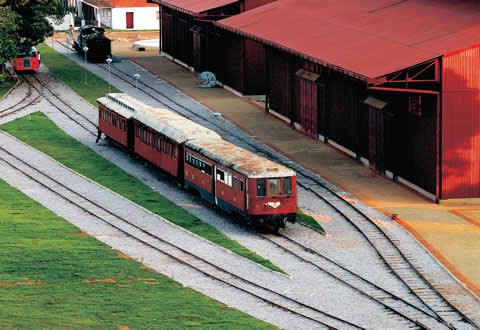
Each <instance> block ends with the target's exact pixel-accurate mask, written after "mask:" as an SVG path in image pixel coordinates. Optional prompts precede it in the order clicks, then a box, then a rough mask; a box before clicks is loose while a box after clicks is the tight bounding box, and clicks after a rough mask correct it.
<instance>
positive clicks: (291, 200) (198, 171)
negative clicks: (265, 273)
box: [97, 93, 297, 232]
mask: <svg viewBox="0 0 480 330" xmlns="http://www.w3.org/2000/svg"><path fill="white" fill-rule="evenodd" d="M97 102H98V103H99V119H98V134H99V135H98V138H97V141H98V139H99V138H100V136H101V134H102V133H103V134H105V135H106V136H107V138H108V139H109V140H112V141H114V142H115V143H117V144H119V145H121V146H122V147H124V148H126V149H127V150H129V152H131V153H133V154H135V155H137V156H139V157H141V158H142V159H144V160H146V161H148V162H150V163H151V164H153V165H155V166H156V167H158V168H160V169H161V170H163V171H165V172H167V173H169V174H170V175H172V176H174V177H175V178H177V180H178V181H180V182H182V183H183V185H184V186H185V187H186V188H188V189H190V190H193V191H196V192H197V193H198V194H199V195H200V196H201V197H202V198H203V199H204V200H206V201H208V202H210V203H212V204H215V205H216V206H217V207H219V208H220V209H222V210H224V211H225V212H227V213H229V214H232V215H236V216H239V217H241V218H242V219H244V220H245V221H246V222H247V223H251V224H253V225H256V226H259V227H267V228H269V229H270V230H272V231H274V232H277V231H278V230H279V229H280V228H284V227H285V224H286V221H291V222H294V221H295V217H296V210H297V188H296V176H295V171H293V170H291V169H289V168H287V167H284V166H282V165H279V164H276V163H274V162H272V161H270V160H268V159H265V158H263V157H260V156H258V155H256V154H254V153H252V152H249V151H247V150H245V149H243V148H240V147H238V146H236V145H233V144H231V143H230V142H227V141H225V140H223V139H222V138H221V136H220V135H218V134H217V133H216V132H214V131H212V130H210V129H208V128H206V127H203V126H201V125H199V124H197V123H195V122H193V121H191V120H189V119H187V118H184V117H182V116H181V115H179V114H177V113H175V112H172V111H170V110H167V109H163V108H153V107H149V106H147V105H145V104H143V103H142V102H140V101H138V100H136V99H134V98H132V97H130V96H128V95H127V94H122V93H111V94H107V95H106V96H105V97H101V98H99V99H98V100H97Z"/></svg>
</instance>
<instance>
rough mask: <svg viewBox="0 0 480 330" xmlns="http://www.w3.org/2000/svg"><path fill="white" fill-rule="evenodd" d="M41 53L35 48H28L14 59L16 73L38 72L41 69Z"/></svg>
mask: <svg viewBox="0 0 480 330" xmlns="http://www.w3.org/2000/svg"><path fill="white" fill-rule="evenodd" d="M40 63H41V58H40V52H39V51H38V50H37V49H36V48H35V47H30V48H27V49H26V50H25V51H23V52H21V53H20V54H18V55H17V57H15V58H14V59H13V63H12V65H13V69H14V70H15V71H16V72H27V71H38V69H39V68H40Z"/></svg>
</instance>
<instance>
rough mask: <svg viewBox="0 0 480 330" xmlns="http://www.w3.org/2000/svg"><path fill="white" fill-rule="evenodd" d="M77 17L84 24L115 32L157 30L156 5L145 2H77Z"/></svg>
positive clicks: (158, 23) (128, 0) (86, 0)
mask: <svg viewBox="0 0 480 330" xmlns="http://www.w3.org/2000/svg"><path fill="white" fill-rule="evenodd" d="M77 10H78V13H77V14H78V16H79V17H82V18H83V19H84V20H85V23H86V24H91V25H97V26H103V27H107V28H111V29H115V30H159V29H160V15H159V8H158V5H157V4H149V3H147V2H146V0H79V3H78V6H77Z"/></svg>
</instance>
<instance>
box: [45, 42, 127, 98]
mask: <svg viewBox="0 0 480 330" xmlns="http://www.w3.org/2000/svg"><path fill="white" fill-rule="evenodd" d="M37 49H38V50H39V51H40V52H41V53H42V61H43V63H44V64H45V65H46V66H47V67H48V70H50V72H52V73H53V74H54V75H55V76H56V77H57V78H58V79H60V80H62V81H63V82H64V83H65V84H66V85H67V86H68V87H70V88H71V89H73V90H74V91H75V93H77V94H78V95H80V96H81V97H83V98H84V99H85V100H87V101H88V102H89V103H90V104H92V105H93V106H94V107H96V106H97V101H96V100H97V99H98V98H99V97H102V96H105V94H107V93H108V82H106V81H105V80H103V79H102V78H100V77H98V76H97V75H95V74H93V73H91V72H90V71H88V70H85V69H84V68H83V67H82V66H80V65H78V64H77V63H75V62H73V61H72V60H70V59H68V58H67V57H66V56H63V55H62V54H60V53H58V52H57V51H56V50H54V49H52V48H51V47H49V46H47V45H45V44H40V45H38V47H37ZM75 56H79V55H75ZM85 73H86V74H87V84H85ZM111 91H112V93H118V92H120V91H119V90H118V89H117V88H115V87H114V86H111Z"/></svg>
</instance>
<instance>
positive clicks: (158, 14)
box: [157, 10, 160, 21]
mask: <svg viewBox="0 0 480 330" xmlns="http://www.w3.org/2000/svg"><path fill="white" fill-rule="evenodd" d="M158 20H160V12H159V11H158V10H157V21H158Z"/></svg>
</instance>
